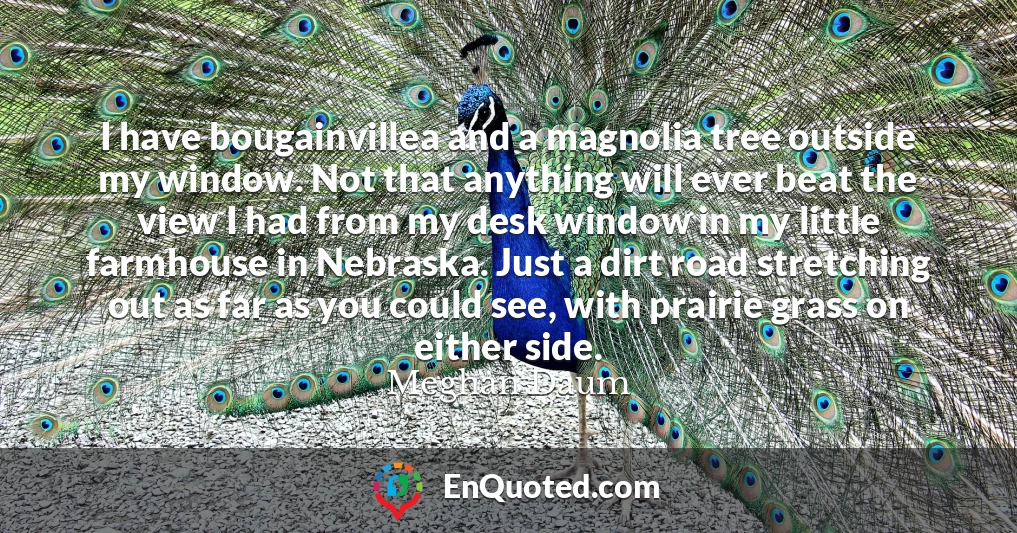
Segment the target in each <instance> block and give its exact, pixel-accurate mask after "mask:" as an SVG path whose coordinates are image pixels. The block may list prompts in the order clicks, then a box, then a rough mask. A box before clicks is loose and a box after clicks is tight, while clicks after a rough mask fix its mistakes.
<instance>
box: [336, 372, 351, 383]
mask: <svg viewBox="0 0 1017 533" xmlns="http://www.w3.org/2000/svg"><path fill="white" fill-rule="evenodd" d="M335 380H336V381H337V382H339V383H346V382H347V381H349V380H350V373H349V372H339V373H338V374H336V375H335Z"/></svg>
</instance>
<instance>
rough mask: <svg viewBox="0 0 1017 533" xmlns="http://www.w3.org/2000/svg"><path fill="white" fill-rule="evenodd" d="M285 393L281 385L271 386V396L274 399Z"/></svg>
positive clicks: (278, 398)
mask: <svg viewBox="0 0 1017 533" xmlns="http://www.w3.org/2000/svg"><path fill="white" fill-rule="evenodd" d="M285 395H286V391H285V390H283V388H282V387H272V397H273V398H275V399H276V400H280V399H282V397H283V396H285Z"/></svg>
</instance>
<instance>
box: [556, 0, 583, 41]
mask: <svg viewBox="0 0 1017 533" xmlns="http://www.w3.org/2000/svg"><path fill="white" fill-rule="evenodd" d="M561 31H562V33H564V34H565V37H567V38H569V39H578V38H580V37H582V36H583V33H584V32H585V31H586V14H585V13H584V12H583V8H582V6H580V5H579V4H569V5H567V6H565V10H564V11H563V12H562V15H561Z"/></svg>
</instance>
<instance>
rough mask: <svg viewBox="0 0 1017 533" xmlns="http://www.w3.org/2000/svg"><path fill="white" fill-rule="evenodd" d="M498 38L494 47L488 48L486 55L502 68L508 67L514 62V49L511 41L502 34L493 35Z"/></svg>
mask: <svg viewBox="0 0 1017 533" xmlns="http://www.w3.org/2000/svg"><path fill="white" fill-rule="evenodd" d="M495 37H497V38H498V40H497V42H495V43H494V45H492V46H489V47H488V54H490V56H491V59H492V60H493V61H494V62H495V64H498V65H501V66H503V67H510V66H512V64H513V63H515V61H516V49H515V46H513V44H512V40H511V39H509V38H508V36H506V35H503V34H500V33H499V34H495Z"/></svg>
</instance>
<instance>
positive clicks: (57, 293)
mask: <svg viewBox="0 0 1017 533" xmlns="http://www.w3.org/2000/svg"><path fill="white" fill-rule="evenodd" d="M70 292H71V282H70V281H68V280H67V278H62V277H56V278H51V279H50V280H49V281H47V282H46V284H45V285H43V287H42V298H43V299H44V300H46V301H48V302H59V301H61V300H63V299H64V298H66V297H67V295H68V294H70Z"/></svg>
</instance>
